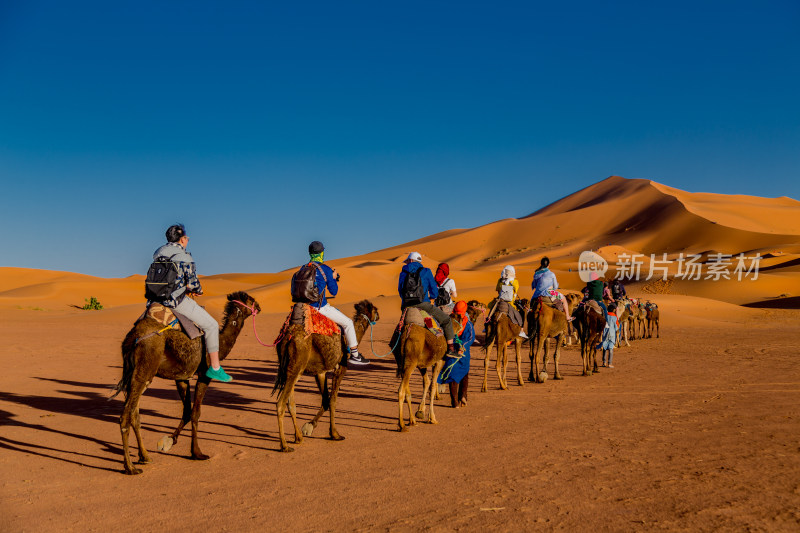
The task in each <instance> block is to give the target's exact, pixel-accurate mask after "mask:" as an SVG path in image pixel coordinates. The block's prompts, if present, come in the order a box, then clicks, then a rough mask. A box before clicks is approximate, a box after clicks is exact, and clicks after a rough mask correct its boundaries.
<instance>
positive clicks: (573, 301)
mask: <svg viewBox="0 0 800 533" xmlns="http://www.w3.org/2000/svg"><path fill="white" fill-rule="evenodd" d="M563 294H564V298H566V300H567V309H568V310H569V312H570V314H572V311H574V310H575V308H576V307H578V304H579V303H581V300H583V295H582V294H580V293H574V292H567V293H563ZM573 337H575V342H576V343H577V342H579V339H578V330H577V329H575V326H574V325H573V323H572V321H570V322H567V334H566V335H565V336H564V338H563V341H562V342H561V346H567V345H569V346H572V338H573Z"/></svg>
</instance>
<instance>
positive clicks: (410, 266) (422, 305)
mask: <svg viewBox="0 0 800 533" xmlns="http://www.w3.org/2000/svg"><path fill="white" fill-rule="evenodd" d="M409 274H411V275H414V276H418V278H419V281H420V283H421V284H422V286H423V288H424V291H425V292H424V295H423V298H422V301H421V302H418V301H416V300H415V299H411V298H409V295H405V294H404V289H405V284H406V278H407V277H408V276H409ZM397 291H398V292H399V293H400V298H401V299H402V304H401V307H400V309H401V310H405V309H406V308H407V307H416V308H417V309H422V310H423V311H425V312H427V313H428V314H429V315H431V316H432V317H433V318H435V319H436V321H437V322H438V323H439V325H440V326H441V327H442V329H443V330H444V338H445V340H447V355H449V356H455V355H457V354H456V351H455V349H454V348H453V337H455V334H454V333H453V324H452V322H451V321H450V315H448V314H447V313H445V312H444V311H442V310H441V309H439V308H438V307H436V306H434V305H433V304H432V303H431V302H430V300H435V299H436V297H437V296H439V290H438V289H437V288H436V282H435V281H434V279H433V274H432V273H431V270H430V269H429V268H425V267H424V266H422V256H421V255H420V254H419V253H417V252H411V253H410V254H408V258H407V259H406V260H405V265H404V266H403V270H401V271H400V279H399V281H398V283H397Z"/></svg>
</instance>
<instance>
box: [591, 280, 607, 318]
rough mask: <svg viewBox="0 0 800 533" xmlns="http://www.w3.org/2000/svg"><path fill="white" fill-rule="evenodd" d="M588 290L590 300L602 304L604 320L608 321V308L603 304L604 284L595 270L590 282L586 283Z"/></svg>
mask: <svg viewBox="0 0 800 533" xmlns="http://www.w3.org/2000/svg"><path fill="white" fill-rule="evenodd" d="M586 288H587V289H588V290H589V296H588V299H589V300H594V301H595V302H597V303H598V304H600V308H601V309H602V310H603V319H604V320H608V308H607V307H606V304H605V302H603V288H604V287H603V282H602V281H600V276H599V275H598V274H597V272H595V271H594V270H593V271H592V272H591V273H590V274H589V281H588V282H587V283H586Z"/></svg>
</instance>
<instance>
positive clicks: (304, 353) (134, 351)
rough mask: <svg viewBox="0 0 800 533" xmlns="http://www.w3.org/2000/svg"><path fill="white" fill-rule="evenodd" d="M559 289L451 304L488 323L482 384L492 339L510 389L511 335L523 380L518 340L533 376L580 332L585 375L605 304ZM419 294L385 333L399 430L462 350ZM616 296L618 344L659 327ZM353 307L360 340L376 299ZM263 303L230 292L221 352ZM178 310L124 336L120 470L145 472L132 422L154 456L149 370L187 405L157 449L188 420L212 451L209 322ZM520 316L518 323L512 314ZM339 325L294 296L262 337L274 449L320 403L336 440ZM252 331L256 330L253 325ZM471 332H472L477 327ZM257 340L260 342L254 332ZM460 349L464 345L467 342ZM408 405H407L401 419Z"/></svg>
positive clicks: (163, 312) (344, 351) (345, 352)
mask: <svg viewBox="0 0 800 533" xmlns="http://www.w3.org/2000/svg"><path fill="white" fill-rule="evenodd" d="M334 272H335V271H334ZM337 277H338V276H337ZM453 292H455V291H453ZM564 296H565V302H566V305H567V307H566V312H564V311H563V310H562V309H564V308H559V307H558V306H557V305H554V303H553V301H551V300H550V299H548V298H543V297H538V298H536V299H535V300H533V302H532V305H531V304H530V303H529V302H528V301H527V300H524V299H516V300H514V301H513V303H512V302H502V303H503V304H508V305H506V306H503V305H501V304H499V303H498V302H497V301H494V302H492V304H490V305H489V306H487V305H484V304H481V303H480V302H477V301H475V300H473V301H470V302H463V301H462V302H459V303H460V305H461V307H456V310H459V309H461V311H460V312H461V315H460V316H461V317H463V318H462V319H463V323H459V324H460V326H461V328H460V329H461V331H464V327H465V325H466V323H467V322H469V324H470V331H473V330H474V324H476V323H477V322H478V321H479V320H480V319H481V318H482V317H483V319H484V320H483V321H484V328H485V332H486V333H485V337H484V341H483V346H484V350H485V355H484V375H483V382H482V386H481V391H482V392H486V391H487V389H488V387H487V374H488V368H489V361H490V358H491V355H492V349H493V348H496V352H497V356H496V365H495V367H496V370H497V377H498V380H499V383H500V388H501V389H503V390H506V389H508V382H507V380H506V370H507V366H508V356H507V347H508V346H509V345H512V344H513V346H514V349H515V351H516V370H517V376H516V381H517V384H518V385H520V386H521V385H523V384H524V380H523V375H522V363H521V351H522V345H523V344H524V343H526V342H527V343H529V344H530V352H529V359H530V372H529V374H528V381H529V382H533V383H543V382H544V381H545V380H546V379H547V377H548V374H547V370H546V368H547V359H548V345H549V342H548V341H549V340H550V339H552V340H554V341H555V352H554V354H553V364H554V368H553V378H554V379H556V380H560V379H563V377H562V375H561V373H560V372H559V367H558V363H559V355H560V350H561V348H562V346H566V344H567V342H569V343H570V344H571V343H572V339H573V337H577V340H578V342H580V345H581V352H580V353H581V359H582V363H583V372H582V373H583V375H585V376H590V375H592V373H593V372H597V371H598V363H597V350H598V345H599V344H600V342H601V338H602V337H603V336H604V331H605V332H606V334H607V331H606V330H605V325H606V319H605V318H604V313H603V312H602V310H601V309H600V308H599V307H597V306H596V305H592V304H593V302H589V303H582V302H581V296H580V295H579V294H571V293H568V294H565V295H564ZM425 304H427V306H426V305H424V304H418V305H417V306H414V305H408V306H405V307H404V310H403V313H402V316H401V319H400V322H399V324H398V325H397V327H396V328H395V331H394V333H393V335H392V338H391V340H390V343H389V345H390V348H391V351H390V352H389V353H392V354H393V355H394V357H395V361H396V363H397V377H398V379H399V380H400V383H399V386H398V389H397V402H398V411H397V412H398V418H397V426H398V430H399V431H408V426H414V425H416V424H417V421H418V420H419V421H424V422H427V423H429V424H436V423H437V418H436V416H435V414H434V401H435V400H436V399H438V396H439V388H438V387H437V386H436V385H437V378H438V376H439V374H440V373H441V372H442V369H443V368H445V364H446V363H447V364H448V369H450V365H452V364H454V363H455V362H456V361H457V360H458V359H459V358H460V357H463V356H464V353H465V352H464V349H463V348H459V346H460V344H459V341H458V340H456V342H455V344H452V343H451V342H449V341H448V339H447V338H446V335H445V334H444V332H443V328H442V327H440V326H441V325H440V324H439V323H438V322H437V321H436V320H435V319H434V316H433V315H432V314H431V313H430V312H428V311H426V309H431V308H430V307H428V306H430V302H429V301H426V302H425ZM618 305H619V307H618V309H619V313H618V315H617V318H618V320H619V325H620V327H619V332H618V333H617V334H616V337H615V338H614V339H613V343H614V344H615V345H616V346H620V345H621V343H625V345H628V346H629V345H630V342H629V341H631V340H634V339H636V338H644V337H645V335H647V336H648V337H649V336H652V330H653V329H655V333H656V336H658V335H659V330H658V322H659V312H658V308H657V306H655V305H654V304H650V303H647V304H645V303H643V302H639V301H637V300H627V299H626V300H620V301H619V302H618ZM452 306H453V303H451V304H450V305H449V306H448V305H445V306H442V307H443V309H446V310H448V311H449V310H451V309H452ZM511 306H513V308H512V307H511ZM353 307H354V312H353V315H352V319H350V318H347V317H345V319H344V320H346V321H347V322H346V323H347V324H349V325H350V326H349V327H352V328H353V329H352V330H351V331H350V333H349V335H353V334H354V336H355V337H354V338H355V344H356V346H357V344H358V343H360V342H361V340H362V338H363V336H364V334H365V333H366V331H367V329H369V328H371V327H372V326H374V324H375V323H376V322H377V321H378V320H379V319H380V315H379V313H378V308H377V307H376V306H375V305H374V304H372V303H371V302H370V301H368V300H362V301H360V302H357V303H356V304H354V306H353ZM464 309H465V310H466V312H464V311H463V310H464ZM260 310H261V307H260V305H259V303H258V302H257V301H256V300H255V299H254V298H253V297H252V296H250V295H249V294H247V293H246V292H234V293H231V294H229V295H227V301H226V303H225V306H224V309H223V314H222V321H221V323H220V324H219V332H218V333H219V354H218V357H219V361H223V360H224V359H225V358H226V357H227V356H228V355H229V354H230V352H231V350H232V349H233V346H234V344H235V343H236V340H237V339H238V337H239V334H240V333H241V331H242V328H243V327H244V324H245V321H246V320H247V319H248V318H251V319H252V320H253V328H254V332H255V317H256V316H257V315H258V313H259V312H260ZM436 311H437V312H438V311H439V308H436ZM515 311H516V312H515ZM439 316H440V317H441V316H442V315H441V314H440V315H439ZM445 316H447V315H445ZM452 316H454V317H455V316H456V315H455V314H453V315H452ZM610 316H613V315H610ZM570 317H571V318H570ZM178 318H181V317H180V315H179V313H177V312H175V310H174V309H172V310H171V309H169V308H167V307H164V306H161V305H159V304H157V303H154V302H150V304H149V305H148V310H147V311H146V312H145V313H144V314H143V315H142V316H141V317H140V319H139V320H138V321H136V323H135V324H134V326H133V327H132V329H131V330H130V331H129V332H128V334H127V335H126V336H125V339H124V340H123V342H122V378H121V379H120V381H119V383H117V385H116V387H115V388H114V393H113V396H112V398H113V397H115V396H117V395H118V394H119V393H120V392H122V393H123V395H124V397H125V401H124V404H123V407H122V415H121V417H120V432H121V436H122V453H123V458H122V459H123V464H124V471H125V473H126V474H139V473H141V472H142V470H141V469H140V468H138V467H137V466H134V463H133V462H132V461H131V457H130V450H129V446H128V440H129V436H130V430H131V428H133V433H134V435H135V436H136V441H137V445H138V461H136V463H135V464H136V465H144V464H147V463H149V462H150V461H151V459H150V455H149V454H148V452H147V449H146V448H145V446H144V442H143V441H142V435H141V419H140V413H139V403H140V400H141V397H142V394H143V393H144V391H145V389H146V388H147V387H148V386H149V385H150V383H152V381H153V379H154V378H155V377H160V378H163V379H171V380H174V381H175V384H176V387H177V391H178V397H179V399H180V401H181V402H182V404H183V413H182V416H181V418H180V420H179V421H178V424H177V427H176V428H175V430H174V431H173V433H172V434H171V435H169V436H164V437H162V438H161V439H160V440H159V442H158V450H159V451H161V452H164V453H166V452H168V451H169V450H170V449H171V448H172V447H173V446H174V445H175V444H176V443H177V441H178V438H179V436H180V434H181V431H182V430H183V428H184V427H185V426H186V424H187V423H189V422H191V428H192V437H191V454H190V456H191V458H192V459H198V460H204V459H208V455H205V454H203V453H202V452H201V451H200V446H199V442H198V426H199V422H200V410H201V406H202V403H203V398H204V397H205V394H206V391H207V390H208V386H209V384H210V383H211V381H212V379H218V378H214V377H213V376H214V373H213V372H211V371H210V368H211V365H212V359H211V358H210V356H209V354H208V352H207V350H206V338H207V335H208V331H205V335H201V334H199V332H196V331H195V332H192V331H191V329H192V328H191V325H190V324H186V325H185V326H183V327H179V326H178V324H179V320H178ZM520 321H521V323H518V322H520ZM184 322H185V321H182V322H181V323H184ZM451 331H452V330H451ZM215 333H216V332H215ZM344 333H345V331H344V329H340V327H339V326H338V325H337V323H335V322H334V321H333V320H331V319H329V318H327V317H326V316H324V315H323V313H322V312H321V311H319V310H318V308H315V307H314V306H313V305H311V304H309V303H308V302H302V301H298V302H295V303H294V305H293V307H292V309H291V312H290V313H289V315H288V316H287V318H286V320H285V322H284V324H283V326H282V328H281V330H280V333H279V334H278V337H277V339H276V340H275V343H274V344H272V345H265V346H271V347H275V349H276V352H277V360H278V370H277V375H276V377H275V382H274V387H273V394H277V399H276V413H277V418H278V433H279V437H280V451H282V452H291V451H293V448H292V447H290V446H289V444H288V442H287V440H286V436H285V434H284V416H285V413H286V411H287V410H288V411H289V415H290V417H291V420H292V426H293V429H294V441H293V444H295V445H297V444H300V443H302V442H303V439H304V437H308V436H311V434H312V433H313V431H314V429H315V428H316V427H317V424H318V422H319V420H320V419H321V418H322V417H323V416H324V414H325V412H326V411H327V412H328V413H329V416H330V426H329V433H328V435H329V438H330V439H332V440H336V441H339V440H343V439H344V437H343V436H342V435H341V434H340V433H339V432H338V430H337V429H336V404H337V399H338V394H339V390H340V387H341V384H342V380H343V378H344V376H345V373H346V372H347V369H348V360H350V361H352V357H353V353H354V352H355V350H356V349H357V348H356V347H355V346H353V344H352V339H353V337H352V336H351V337H350V339H351V340H350V346H348V342H347V336H348V335H345V334H344ZM256 338H257V339H258V337H257V333H256ZM472 339H473V340H474V335H473V336H472ZM258 342H259V343H261V344H264V343H263V342H261V341H260V339H258ZM470 343H471V340H470ZM604 346H605V345H604ZM355 353H357V352H355ZM373 353H374V352H373ZM466 353H467V354H468V351H467V352H466ZM386 355H388V353H387V354H386ZM542 356H543V357H542ZM349 357H350V359H348V358H349ZM466 361H468V359H467V360H466ZM609 363H610V358H609ZM217 364H219V363H217ZM609 366H611V365H610V364H609ZM220 369H221V367H220ZM415 369H416V370H418V371H419V373H420V375H421V377H422V380H423V386H422V398H421V401H420V404H419V406H418V408H417V409H416V411H415V410H414V409H413V407H412V395H411V387H410V381H411V377H412V375H413V374H414V372H415ZM448 371H449V370H448ZM217 372H218V371H217ZM467 372H468V367H467ZM303 374H311V375H313V376H314V377H315V379H316V383H317V387H318V388H319V392H320V395H321V401H320V407H319V410H318V411H317V413H316V415H315V416H314V417H313V419H312V420H310V421H309V422H307V423H305V424H304V425H303V426H302V427H301V426H300V424H299V422H298V420H297V409H296V404H295V394H294V393H295V386H296V384H297V382H298V380H299V379H300V377H301V376H302V375H303ZM195 375H196V376H197V381H196V384H195V386H194V395H192V390H191V386H190V379H191V378H192V376H195ZM329 378H330V385H329ZM229 379H230V378H229ZM465 383H466V382H465ZM451 390H452V389H451ZM451 394H452V393H451ZM192 397H193V399H192ZM459 402H460V403H459V405H466V394H465V393H464V396H463V398H461V399H460V400H459ZM405 406H407V407H408V422H407V423H406V417H405V413H404V407H405ZM454 406H455V405H454Z"/></svg>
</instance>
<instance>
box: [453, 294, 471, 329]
mask: <svg viewBox="0 0 800 533" xmlns="http://www.w3.org/2000/svg"><path fill="white" fill-rule="evenodd" d="M453 317H454V318H455V319H456V323H457V324H458V325H459V326H460V327H459V329H458V331H456V335H461V333H463V331H464V328H465V327H467V320H469V315H467V302H465V301H464V300H461V301H459V302H458V303H456V306H455V307H454V308H453Z"/></svg>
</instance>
